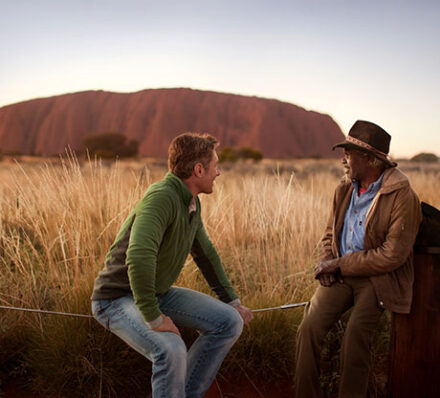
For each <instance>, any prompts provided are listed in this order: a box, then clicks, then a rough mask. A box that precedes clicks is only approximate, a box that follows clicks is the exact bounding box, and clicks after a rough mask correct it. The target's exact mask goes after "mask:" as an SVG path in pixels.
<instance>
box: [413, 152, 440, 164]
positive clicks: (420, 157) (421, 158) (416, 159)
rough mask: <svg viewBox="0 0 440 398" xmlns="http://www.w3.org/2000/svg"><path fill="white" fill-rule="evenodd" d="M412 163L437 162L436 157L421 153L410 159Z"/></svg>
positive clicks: (431, 154)
mask: <svg viewBox="0 0 440 398" xmlns="http://www.w3.org/2000/svg"><path fill="white" fill-rule="evenodd" d="M411 161H412V162H426V163H435V162H438V156H437V155H435V154H433V153H426V152H422V153H419V154H418V155H415V156H413V157H412V158H411Z"/></svg>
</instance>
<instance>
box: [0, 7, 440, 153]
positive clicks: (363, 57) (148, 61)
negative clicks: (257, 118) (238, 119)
mask: <svg viewBox="0 0 440 398" xmlns="http://www.w3.org/2000/svg"><path fill="white" fill-rule="evenodd" d="M439 19H440V1H438V0H412V1H411V0H405V1H403V0H402V1H397V0H380V1H378V0H362V1H361V0H267V1H260V0H204V1H191V0H185V1H181V0H174V1H170V0H160V1H158V0H155V1H150V0H144V1H140V0H119V1H116V0H27V1H25V0H0V37H1V41H0V107H2V106H5V105H8V104H12V103H16V102H21V101H25V100H29V99H33V98H40V97H48V96H52V95H58V94H65V93H71V92H78V91H85V90H106V91H114V92H135V91H139V90H144V89H149V88H166V87H190V88H193V89H200V90H210V91H219V92H225V93H233V94H242V95H251V96H258V97H264V98H274V99H278V100H280V101H284V102H289V103H293V104H295V105H298V106H301V107H303V108H305V109H308V110H314V111H317V112H321V113H326V114H329V115H330V116H331V117H332V118H333V119H334V120H335V121H336V123H337V124H338V125H339V126H340V127H341V129H342V131H343V133H344V134H347V133H348V131H349V129H350V127H351V126H352V124H353V123H354V122H355V121H356V120H358V119H362V120H369V121H372V122H375V123H377V124H379V125H380V126H381V127H383V128H384V129H385V130H386V131H388V133H390V134H391V136H392V141H391V155H392V156H393V157H396V158H401V157H411V156H414V155H416V154H418V153H421V152H433V153H436V154H437V155H438V156H440V73H439V71H440V24H439V23H438V21H439Z"/></svg>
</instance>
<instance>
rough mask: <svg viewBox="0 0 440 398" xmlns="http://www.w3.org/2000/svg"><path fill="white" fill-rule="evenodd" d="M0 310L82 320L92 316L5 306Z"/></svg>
mask: <svg viewBox="0 0 440 398" xmlns="http://www.w3.org/2000/svg"><path fill="white" fill-rule="evenodd" d="M0 309H4V310H15V311H25V312H37V313H40V314H52V315H66V316H78V317H82V318H93V316H92V315H87V314H73V313H71V312H59V311H46V310H37V309H33V308H20V307H8V306H5V305H0Z"/></svg>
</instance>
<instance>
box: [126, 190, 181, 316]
mask: <svg viewBox="0 0 440 398" xmlns="http://www.w3.org/2000/svg"><path fill="white" fill-rule="evenodd" d="M172 217H173V204H172V200H171V198H170V197H169V195H167V194H166V193H162V192H157V193H152V194H147V195H146V196H145V197H144V198H143V199H142V200H141V202H140V203H139V204H138V206H137V209H136V214H135V220H134V222H133V226H132V230H131V234H130V242H129V245H128V249H127V259H126V263H127V266H128V277H129V280H130V286H131V289H132V292H133V296H134V300H135V303H136V305H137V306H138V308H139V310H140V312H141V314H142V316H143V317H144V319H145V321H146V322H151V321H153V320H155V319H157V318H158V317H159V316H160V315H161V311H160V309H159V307H158V303H157V298H156V288H155V281H156V265H157V255H158V251H159V247H160V244H161V242H162V238H163V235H164V233H165V231H166V229H167V228H168V226H169V225H170V223H171V221H172Z"/></svg>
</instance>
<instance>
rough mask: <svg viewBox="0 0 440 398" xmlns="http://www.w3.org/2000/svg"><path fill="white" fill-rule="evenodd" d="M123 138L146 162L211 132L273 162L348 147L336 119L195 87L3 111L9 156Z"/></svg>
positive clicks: (82, 95) (66, 99)
mask: <svg viewBox="0 0 440 398" xmlns="http://www.w3.org/2000/svg"><path fill="white" fill-rule="evenodd" d="M107 131H117V132H121V133H123V134H125V135H126V136H127V137H128V138H129V139H136V140H138V141H139V142H140V147H139V151H140V154H141V155H144V156H166V154H167V148H168V144H169V142H170V141H171V139H172V138H173V137H174V136H176V135H177V134H180V133H182V132H185V131H196V132H209V133H211V134H212V135H214V136H216V137H217V138H218V139H219V140H220V142H221V145H222V146H227V145H229V146H249V147H252V148H254V149H258V150H260V151H261V152H263V154H264V155H265V157H276V158H286V157H310V156H321V157H328V156H335V154H334V153H333V152H332V151H331V146H332V145H333V144H334V143H336V142H339V141H341V140H342V138H343V134H342V132H341V130H340V128H339V127H338V125H337V124H336V123H335V122H334V121H333V119H332V118H331V117H330V116H328V115H323V114H320V113H317V112H312V111H306V110H305V109H303V108H300V107H298V106H296V105H292V104H288V103H285V102H280V101H277V100H272V99H264V98H257V97H246V96H242V95H233V94H223V93H216V92H209V91H199V90H192V89H187V88H174V89H157V90H143V91H139V92H136V93H129V94H120V93H112V92H105V91H85V92H79V93H74V94H65V95H60V96H55V97H49V98H40V99H35V100H30V101H26V102H21V103H18V104H13V105H8V106H5V107H3V108H0V149H2V150H3V152H19V153H22V154H39V155H51V154H56V153H63V152H64V150H65V148H66V147H67V146H70V147H71V148H72V149H76V150H78V149H80V148H81V142H82V139H83V137H84V136H85V135H86V134H89V133H93V132H107Z"/></svg>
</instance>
